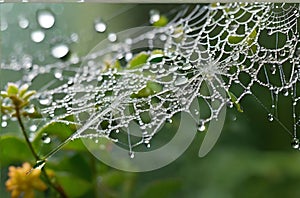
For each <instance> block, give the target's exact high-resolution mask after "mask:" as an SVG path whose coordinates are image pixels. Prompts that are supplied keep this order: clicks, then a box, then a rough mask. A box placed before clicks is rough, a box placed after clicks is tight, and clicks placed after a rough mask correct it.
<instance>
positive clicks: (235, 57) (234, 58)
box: [232, 52, 240, 61]
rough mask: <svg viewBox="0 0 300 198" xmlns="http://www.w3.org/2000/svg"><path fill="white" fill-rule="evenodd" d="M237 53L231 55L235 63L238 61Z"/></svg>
mask: <svg viewBox="0 0 300 198" xmlns="http://www.w3.org/2000/svg"><path fill="white" fill-rule="evenodd" d="M239 57H240V56H239V53H237V52H236V53H234V54H233V55H232V60H234V61H237V60H238V59H239Z"/></svg>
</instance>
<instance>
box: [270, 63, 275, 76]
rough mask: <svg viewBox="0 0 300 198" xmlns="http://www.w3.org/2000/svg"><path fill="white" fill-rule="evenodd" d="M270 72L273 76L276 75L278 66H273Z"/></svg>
mask: <svg viewBox="0 0 300 198" xmlns="http://www.w3.org/2000/svg"><path fill="white" fill-rule="evenodd" d="M270 71H271V74H273V75H274V74H275V73H276V66H275V65H273V66H272V67H271V68H270Z"/></svg>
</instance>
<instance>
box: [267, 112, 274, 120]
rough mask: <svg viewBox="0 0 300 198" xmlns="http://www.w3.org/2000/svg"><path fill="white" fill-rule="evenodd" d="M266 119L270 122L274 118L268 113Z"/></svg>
mask: <svg viewBox="0 0 300 198" xmlns="http://www.w3.org/2000/svg"><path fill="white" fill-rule="evenodd" d="M268 120H269V121H270V122H272V121H273V120H274V117H273V115H272V114H270V113H269V114H268Z"/></svg>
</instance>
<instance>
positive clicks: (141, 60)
mask: <svg viewBox="0 0 300 198" xmlns="http://www.w3.org/2000/svg"><path fill="white" fill-rule="evenodd" d="M148 58H149V54H147V53H146V52H141V53H139V54H137V55H135V56H134V57H133V58H132V59H131V60H130V61H129V63H128V66H127V68H128V69H136V68H139V67H141V66H142V65H144V64H145V63H146V62H147V59H148Z"/></svg>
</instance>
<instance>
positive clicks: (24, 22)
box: [19, 17, 29, 29]
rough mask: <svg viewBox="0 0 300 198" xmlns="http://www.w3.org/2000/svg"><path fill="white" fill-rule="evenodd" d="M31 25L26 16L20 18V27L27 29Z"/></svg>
mask: <svg viewBox="0 0 300 198" xmlns="http://www.w3.org/2000/svg"><path fill="white" fill-rule="evenodd" d="M28 26H29V21H28V19H26V18H25V17H21V18H20V19H19V27H20V28H22V29H26V28H28Z"/></svg>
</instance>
